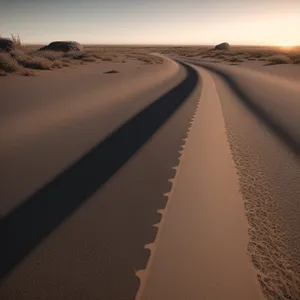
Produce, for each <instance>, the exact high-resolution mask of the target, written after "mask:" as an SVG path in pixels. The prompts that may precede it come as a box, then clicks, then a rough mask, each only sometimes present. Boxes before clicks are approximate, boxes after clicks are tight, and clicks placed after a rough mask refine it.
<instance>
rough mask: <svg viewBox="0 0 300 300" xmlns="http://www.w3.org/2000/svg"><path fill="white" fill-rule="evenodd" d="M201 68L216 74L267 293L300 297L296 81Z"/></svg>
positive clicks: (252, 242)
mask: <svg viewBox="0 0 300 300" xmlns="http://www.w3.org/2000/svg"><path fill="white" fill-rule="evenodd" d="M201 65H203V66H204V67H205V68H207V69H208V70H210V71H212V72H213V73H214V74H215V75H214V80H215V82H216V86H217V90H218V93H219V97H220V100H221V103H222V107H223V112H224V117H225V124H226V128H227V133H228V138H229V143H230V148H231V151H232V154H233V158H234V161H235V164H236V167H237V171H238V175H239V182H240V187H241V191H242V194H243V198H244V201H245V212H246V215H247V218H248V223H249V226H250V228H249V236H250V242H249V244H248V252H249V254H250V256H251V259H252V262H253V265H254V266H255V267H256V268H257V274H258V279H259V282H260V283H261V287H262V290H263V292H264V294H265V296H266V297H267V298H268V299H272V300H273V299H284V300H285V299H300V288H299V287H300V251H299V249H300V234H299V228H300V223H299V220H300V206H299V195H300V185H299V178H300V172H299V170H300V164H299V149H300V148H299V145H300V144H299V142H300V138H299V126H298V123H299V122H298V120H299V118H300V114H299V111H300V110H299V105H300V104H299V94H300V84H299V81H298V80H297V78H294V79H293V80H291V79H287V78H282V77H280V76H278V75H277V74H275V75H274V74H273V75H272V74H265V73H258V72H253V71H251V70H244V69H243V68H239V67H228V66H224V65H223V66H222V65H218V66H216V65H212V64H206V63H204V64H203V63H201ZM286 68H287V69H288V66H286Z"/></svg>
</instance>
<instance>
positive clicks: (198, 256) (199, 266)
mask: <svg viewBox="0 0 300 300" xmlns="http://www.w3.org/2000/svg"><path fill="white" fill-rule="evenodd" d="M200 74H201V77H202V84H203V88H202V94H201V97H200V100H199V104H198V109H197V112H196V113H195V115H194V121H193V123H192V125H191V127H190V131H189V134H188V138H187V141H186V144H185V146H184V149H183V155H182V157H181V159H180V164H179V166H178V169H177V174H176V176H175V179H174V181H173V188H172V190H171V192H170V194H169V202H168V205H167V208H166V209H165V211H164V212H163V221H162V222H161V225H160V229H159V233H158V236H157V238H156V241H155V243H154V244H152V245H149V246H148V247H149V248H150V249H151V250H152V255H151V258H150V261H149V264H148V266H147V268H146V270H145V271H144V272H143V273H140V277H141V282H142V284H141V288H140V291H139V295H138V297H137V299H142V300H163V299H174V300H184V299H190V300H194V299H195V300H196V299H210V300H218V299H224V300H235V299H236V300H238V299H245V300H246V299H257V300H258V299H262V294H261V292H260V287H259V284H258V282H257V280H256V276H255V271H254V268H253V266H252V264H251V261H250V258H249V257H248V256H247V253H246V252H247V242H248V233H247V220H246V217H245V214H244V206H243V200H242V194H241V193H240V192H239V186H238V177H237V175H236V171H235V167H234V163H233V160H232V157H231V154H230V150H229V145H228V143H227V136H226V132H225V125H224V120H223V113H222V108H221V103H220V101H219V97H218V94H217V91H216V87H215V84H214V82H213V79H212V77H211V75H210V74H209V73H208V71H205V70H201V72H200Z"/></svg>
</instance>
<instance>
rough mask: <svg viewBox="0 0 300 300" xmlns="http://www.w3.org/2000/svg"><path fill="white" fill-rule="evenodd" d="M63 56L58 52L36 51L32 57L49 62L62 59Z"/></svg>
mask: <svg viewBox="0 0 300 300" xmlns="http://www.w3.org/2000/svg"><path fill="white" fill-rule="evenodd" d="M63 55H64V53H63V52H59V51H37V52H35V53H34V54H33V56H38V57H43V58H46V59H49V60H51V61H55V60H57V59H59V58H62V57H63Z"/></svg>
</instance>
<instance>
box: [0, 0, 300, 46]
mask: <svg viewBox="0 0 300 300" xmlns="http://www.w3.org/2000/svg"><path fill="white" fill-rule="evenodd" d="M299 30H300V0H247V1H246V0H107V1H104V0H48V1H45V0H0V34H1V35H2V36H9V34H10V33H13V34H20V37H21V39H22V41H23V42H24V43H48V42H51V41H53V40H76V41H78V42H80V43H96V44H97V43H98V44H99V43H100V44H185V45H188V44H201V45H205V44H209V45H212V44H215V43H218V42H222V41H228V42H229V43H230V44H240V45H242V44H254V45H274V44H275V45H278V44H299V45H300V34H299Z"/></svg>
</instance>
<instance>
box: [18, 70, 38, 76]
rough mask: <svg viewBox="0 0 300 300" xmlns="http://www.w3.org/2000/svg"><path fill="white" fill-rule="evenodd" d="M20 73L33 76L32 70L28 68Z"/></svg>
mask: <svg viewBox="0 0 300 300" xmlns="http://www.w3.org/2000/svg"><path fill="white" fill-rule="evenodd" d="M20 74H21V75H22V76H27V77H32V76H35V73H34V71H32V70H28V69H24V70H23V71H21V72H20Z"/></svg>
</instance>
